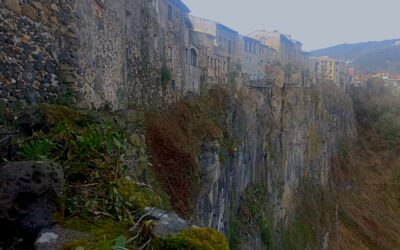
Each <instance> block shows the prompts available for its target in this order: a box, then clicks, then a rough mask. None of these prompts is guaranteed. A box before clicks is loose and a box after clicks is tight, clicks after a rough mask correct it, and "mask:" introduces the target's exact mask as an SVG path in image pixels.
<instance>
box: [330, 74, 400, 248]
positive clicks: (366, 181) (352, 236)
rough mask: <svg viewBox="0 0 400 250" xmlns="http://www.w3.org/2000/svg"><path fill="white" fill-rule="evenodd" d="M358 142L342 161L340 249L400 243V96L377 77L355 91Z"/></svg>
mask: <svg viewBox="0 0 400 250" xmlns="http://www.w3.org/2000/svg"><path fill="white" fill-rule="evenodd" d="M351 95H352V97H353V100H354V107H355V111H356V115H357V121H358V133H359V141H358V143H357V144H356V145H353V146H351V147H350V146H347V147H345V150H344V154H342V155H341V157H340V161H339V162H338V164H337V165H338V166H339V168H338V169H337V170H336V176H335V178H336V183H337V185H338V188H339V197H340V198H339V205H340V209H339V211H338V212H339V219H340V222H341V224H340V226H339V239H336V242H332V244H335V243H337V242H338V243H339V244H340V248H341V249H396V248H398V246H399V245H400V241H399V239H400V234H399V232H400V220H399V218H400V216H399V215H400V181H399V180H400V178H399V176H400V157H399V156H400V120H399V117H400V116H399V114H400V99H399V98H398V96H394V95H393V94H392V93H391V92H390V91H388V89H387V88H385V87H384V85H383V82H381V81H379V80H372V81H370V82H369V83H368V85H367V87H366V88H354V89H353V90H352V93H351Z"/></svg>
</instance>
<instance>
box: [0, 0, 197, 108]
mask: <svg viewBox="0 0 400 250" xmlns="http://www.w3.org/2000/svg"><path fill="white" fill-rule="evenodd" d="M0 4H1V6H0V7H1V12H0V20H1V24H0V28H1V29H0V32H1V40H0V49H1V50H0V58H1V65H0V66H1V67H0V68H1V71H0V83H1V84H0V97H1V98H2V99H3V100H4V101H6V102H8V103H14V102H15V101H18V100H20V101H22V102H23V103H26V104H30V103H37V102H52V101H56V100H60V99H64V102H68V103H69V104H71V103H76V104H78V105H79V106H82V107H87V108H99V107H108V108H111V109H123V108H143V107H146V106H162V105H163V104H165V103H168V102H173V101H177V100H179V99H180V98H181V97H182V96H183V94H184V93H185V92H186V89H189V88H190V86H186V78H188V77H190V76H191V75H190V72H187V71H188V70H189V69H190V68H189V67H188V66H187V65H188V63H189V58H188V51H189V49H190V44H189V28H190V22H189V21H188V19H187V10H184V9H182V6H177V5H176V1H168V0H160V1H147V0H124V1H104V2H102V1H97V0H87V1H78V0H68V1H58V0H51V1H44V0H36V1H34V0H4V1H0ZM168 4H169V5H170V6H171V7H172V16H171V17H170V16H169V15H168ZM191 72H194V73H197V72H195V71H194V70H192V71H191ZM197 75H198V74H197ZM192 78H193V77H192Z"/></svg>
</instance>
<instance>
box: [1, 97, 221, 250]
mask: <svg viewBox="0 0 400 250" xmlns="http://www.w3.org/2000/svg"><path fill="white" fill-rule="evenodd" d="M7 112H9V113H10V115H9V116H8V117H5V119H4V121H3V124H4V126H5V127H7V128H8V129H9V131H13V132H12V133H15V136H13V139H12V141H10V148H12V152H11V153H10V152H9V150H7V151H1V152H0V153H1V158H2V161H5V162H3V163H6V162H7V161H17V160H35V161H54V162H57V163H59V164H60V165H61V166H63V168H64V172H65V177H66V190H65V192H64V197H63V199H62V201H60V202H61V203H62V206H63V209H62V211H61V212H59V213H57V214H54V216H53V220H54V221H55V222H58V223H60V224H61V225H62V226H63V227H65V228H69V229H73V230H77V231H80V232H85V233H87V234H88V237H84V238H82V239H79V240H76V241H74V242H71V243H68V244H66V245H65V246H64V249H77V248H79V249H136V248H137V247H140V246H142V245H143V244H149V241H148V240H149V239H151V238H152V237H151V230H152V228H153V227H154V221H153V220H151V219H150V220H148V219H143V218H141V215H142V214H141V212H142V211H143V209H144V208H145V207H158V208H163V209H168V208H169V206H170V205H169V198H168V196H167V195H166V194H165V193H164V191H163V190H164V189H163V188H164V186H163V185H159V184H158V183H159V182H158V181H157V178H154V177H153V176H154V175H153V172H152V171H151V168H150V166H151V165H152V164H151V163H150V161H149V159H148V158H149V156H148V155H147V148H146V139H145V136H144V124H145V123H144V119H143V117H144V116H143V115H142V113H137V112H135V113H129V112H128V111H127V112H128V113H123V114H119V113H110V112H104V111H98V112H94V111H87V110H79V109H74V108H70V107H66V106H58V105H49V104H46V105H39V106H36V107H32V108H28V109H23V110H21V111H16V112H13V111H11V110H8V111H7ZM187 114H191V111H188V113H187ZM151 117H153V116H152V115H151ZM15 118H16V119H15ZM6 119H7V120H6ZM203 125H204V124H202V125H197V127H196V128H197V129H202V127H203ZM209 128H210V127H207V128H204V130H203V131H200V132H199V134H201V133H204V135H205V134H206V133H208V129H209ZM16 129H18V130H16ZM210 131H211V132H210V133H218V131H217V132H215V130H210ZM167 132H171V133H173V131H171V130H167ZM171 136H173V134H171ZM205 136H207V135H205ZM149 138H150V139H152V140H153V142H154V141H158V142H159V140H162V139H164V138H165V137H162V136H161V137H160V138H158V137H157V136H156V137H149ZM171 139H172V137H171ZM160 143H162V141H161V142H160ZM185 146H186V145H185ZM179 149H180V150H183V148H179ZM150 150H151V148H150ZM185 150H186V149H185ZM151 152H152V151H151ZM180 159H182V158H180ZM183 159H190V157H186V158H185V157H183ZM190 160H192V159H190ZM190 160H189V161H188V162H189V163H190V164H193V165H192V166H195V165H194V164H195V161H193V162H192V161H190ZM178 162H181V161H178ZM183 162H185V161H183ZM185 166H188V165H185ZM191 171H193V172H191ZM157 173H159V172H157ZM160 173H161V174H163V172H160ZM193 173H195V170H194V169H190V168H188V169H187V172H186V174H193ZM156 177H158V176H156ZM178 177H179V175H178ZM162 184H165V183H162ZM166 190H167V191H168V189H166ZM169 194H170V193H169ZM173 198H174V196H171V199H173ZM180 205H181V206H182V204H180ZM181 206H177V207H181ZM197 232H199V233H202V234H199V235H198V236H197V235H196V233H197ZM207 234H208V236H210V237H211V236H212V237H217V236H218V237H220V238H221V237H222V238H221V239H223V236H220V235H219V234H218V233H216V232H214V231H212V230H211V229H210V230H209V231H207ZM201 235H205V231H204V233H203V231H201V230H200V229H199V230H198V231H193V232H192V231H190V232H188V233H183V234H182V235H180V236H177V238H176V239H178V240H179V242H180V241H182V244H183V247H182V248H181V249H187V248H185V247H187V246H191V245H190V244H193V245H195V246H197V245H199V244H200V245H199V246H200V247H201V246H203V245H202V244H205V245H207V246H208V247H210V248H209V249H220V248H219V247H216V246H214V245H213V244H216V242H215V241H214V242H213V241H210V242H208V243H206V242H203V240H201V239H200V238H199V239H198V240H199V241H196V240H195V239H196V237H202V236H201ZM208 236H207V237H208ZM204 237H205V236H204ZM204 237H203V238H204ZM218 237H217V238H218ZM218 239H219V238H218ZM174 241H176V240H174ZM218 241H219V240H218ZM168 242H169V241H168ZM171 242H172V238H171ZM179 242H178V243H179ZM178 243H174V244H178ZM218 244H220V243H218ZM218 246H219V245H218ZM190 249H193V248H190ZM197 249H202V248H197ZM221 249H222V248H221Z"/></svg>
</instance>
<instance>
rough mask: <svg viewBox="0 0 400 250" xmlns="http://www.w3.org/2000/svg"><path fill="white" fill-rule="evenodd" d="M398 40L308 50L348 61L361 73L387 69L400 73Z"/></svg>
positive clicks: (319, 54) (315, 54)
mask: <svg viewBox="0 0 400 250" xmlns="http://www.w3.org/2000/svg"><path fill="white" fill-rule="evenodd" d="M397 41H398V40H396V39H393V40H385V41H374V42H364V43H356V44H341V45H337V46H333V47H329V48H325V49H320V50H314V51H311V52H310V55H311V56H329V57H331V58H333V59H337V60H344V61H350V62H351V65H352V66H354V67H355V68H356V69H357V70H358V71H360V72H362V73H369V72H378V71H382V70H384V71H389V72H393V73H400V46H397V45H396V42H397Z"/></svg>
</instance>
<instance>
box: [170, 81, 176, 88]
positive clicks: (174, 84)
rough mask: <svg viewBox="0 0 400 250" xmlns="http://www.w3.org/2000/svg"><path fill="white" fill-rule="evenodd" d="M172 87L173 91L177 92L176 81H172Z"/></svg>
mask: <svg viewBox="0 0 400 250" xmlns="http://www.w3.org/2000/svg"><path fill="white" fill-rule="evenodd" d="M171 87H172V90H173V91H175V90H176V81H175V80H172V81H171Z"/></svg>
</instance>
